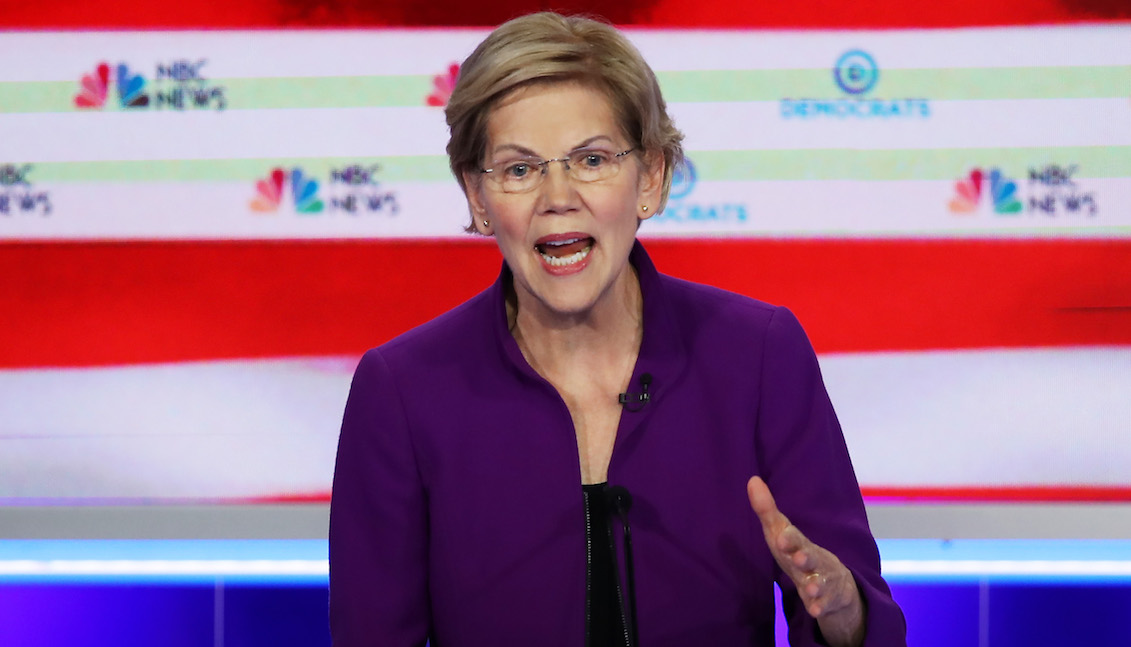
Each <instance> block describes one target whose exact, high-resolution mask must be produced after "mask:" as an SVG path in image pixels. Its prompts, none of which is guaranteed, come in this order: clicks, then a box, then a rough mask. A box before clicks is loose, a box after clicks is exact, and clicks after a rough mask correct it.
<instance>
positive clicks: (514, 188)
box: [479, 148, 635, 193]
mask: <svg viewBox="0 0 1131 647" xmlns="http://www.w3.org/2000/svg"><path fill="white" fill-rule="evenodd" d="M633 150H635V149H633V148H630V149H628V150H626V151H622V152H620V153H610V152H608V151H604V150H600V149H597V148H581V149H578V150H575V151H573V152H572V153H570V154H569V155H567V156H566V157H556V158H554V159H550V160H541V159H538V158H536V157H534V158H532V157H524V158H520V159H516V160H511V161H508V162H502V163H501V165H500V166H496V167H495V168H485V169H480V170H479V172H480V173H483V174H485V175H486V176H487V177H488V178H489V179H490V180H491V181H492V182H493V183H494V184H495V185H496V186H497V187H498V188H500V189H502V191H503V192H504V193H526V192H527V191H533V190H534V189H537V188H538V187H539V186H540V185H541V184H542V180H543V179H545V177H546V173H547V170H548V169H549V168H550V164H552V163H553V162H561V163H562V164H563V165H565V170H566V172H567V173H569V177H570V179H573V180H577V181H578V182H600V181H601V180H609V179H612V178H613V177H614V176H616V174H617V172H618V171H620V166H621V162H623V161H624V156H625V155H628V154H629V153H631V152H632V151H633Z"/></svg>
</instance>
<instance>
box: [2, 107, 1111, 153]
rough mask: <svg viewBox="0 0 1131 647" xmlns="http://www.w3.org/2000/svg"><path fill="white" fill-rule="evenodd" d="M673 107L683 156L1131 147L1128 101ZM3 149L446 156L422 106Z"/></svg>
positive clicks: (12, 144)
mask: <svg viewBox="0 0 1131 647" xmlns="http://www.w3.org/2000/svg"><path fill="white" fill-rule="evenodd" d="M829 98H830V99H837V97H836V96H834V93H832V92H830V94H829ZM421 102H422V103H423V97H422V98H421ZM670 109H671V113H672V116H673V118H674V119H675V123H676V126H677V127H678V128H680V129H681V130H683V132H684V133H685V134H686V136H687V139H686V143H685V146H686V147H687V148H688V150H692V151H694V150H809V149H855V150H892V149H895V150H907V149H934V148H1010V147H1060V146H1131V104H1129V103H1128V101H1127V99H1126V98H1115V99H1024V100H985V101H931V102H930V104H929V110H930V115H931V116H930V117H929V118H926V119H921V118H917V117H911V118H882V119H880V118H838V117H828V116H821V117H815V118H797V117H792V118H783V117H782V110H783V106H782V104H781V103H780V102H778V101H756V102H733V103H674V104H671V106H670ZM1040 124H1056V127H1055V128H1053V127H1045V126H1042V125H1040ZM0 141H3V142H4V143H5V151H4V155H5V157H4V161H7V162H19V163H27V162H33V163H34V162H65V161H102V160H169V159H184V160H196V159H246V158H304V157H338V156H341V157H374V156H376V157H382V156H401V155H437V156H443V155H445V147H446V146H447V143H448V129H447V125H446V124H445V122H444V116H443V112H442V111H441V110H440V109H438V108H431V107H427V106H421V107H418V108H416V107H413V108H407V107H405V108H338V109H294V110H232V111H226V112H211V111H192V112H185V113H181V112H157V111H149V112H137V113H130V112H84V113H26V114H12V115H0Z"/></svg>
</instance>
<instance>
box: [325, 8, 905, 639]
mask: <svg viewBox="0 0 1131 647" xmlns="http://www.w3.org/2000/svg"><path fill="white" fill-rule="evenodd" d="M446 114H447V120H448V125H449V127H450V128H451V140H450V142H449V144H448V154H449V157H450V162H451V167H452V170H453V172H454V173H455V176H456V178H457V179H458V181H459V182H460V185H461V187H462V188H463V190H464V192H465V194H466V195H467V200H468V204H469V206H470V210H471V214H472V218H473V220H472V223H471V226H470V227H469V229H470V230H472V231H475V232H478V233H479V234H482V235H485V236H492V237H494V238H495V240H496V242H497V243H498V246H499V249H500V251H501V252H502V255H503V260H504V264H503V269H502V272H501V273H500V275H499V277H498V279H497V280H496V282H495V283H494V285H492V286H491V287H490V288H488V289H487V290H486V291H484V292H483V293H481V294H480V295H478V296H477V297H475V298H473V299H472V300H470V301H468V302H467V303H464V304H463V305H461V306H459V307H458V308H456V309H455V310H453V311H451V312H449V313H447V314H445V315H443V316H441V317H439V318H437V319H435V320H434V321H432V322H429V323H428V324H425V325H423V326H421V327H419V328H417V329H415V330H412V331H409V332H408V333H405V334H404V335H402V336H400V337H398V338H396V339H394V340H392V341H390V342H388V343H386V344H384V345H383V346H381V347H379V348H376V349H374V350H371V351H369V352H368V353H367V354H366V355H365V357H364V358H363V359H362V361H361V363H360V365H359V366H358V369H357V373H356V375H355V377H354V382H353V387H352V389H351V392H350V397H349V401H348V404H347V406H346V412H345V417H344V421H343V424H342V433H341V439H340V444H339V450H338V462H337V466H336V471H335V476H334V490H333V501H332V505H331V521H330V560H331V561H330V564H331V576H330V600H331V627H332V633H333V636H334V640H335V644H336V645H339V646H342V647H349V646H353V645H381V646H399V645H405V646H407V645H422V644H424V642H425V640H426V639H431V641H432V643H433V644H434V645H440V646H442V647H451V646H455V647H458V646H461V645H492V646H494V645H531V644H539V645H542V644H553V645H570V646H575V645H577V646H579V645H645V646H647V647H655V646H659V645H672V646H677V645H678V646H680V647H684V646H687V645H700V644H702V645H708V644H709V645H752V644H753V645H770V644H772V642H773V591H772V586H773V582H774V581H777V582H778V583H779V585H780V586H781V588H782V589H783V592H784V594H783V599H784V601H785V606H786V610H787V614H788V615H789V618H790V636H791V638H790V640H791V643H792V644H795V645H813V644H829V645H884V646H889V645H899V644H903V643H904V625H903V616H902V614H901V613H900V611H899V609H898V607H897V606H896V605H895V604H894V602H893V601H892V599H891V596H890V592H889V590H888V588H887V586H886V584H885V583H884V581H883V579H882V578H881V577H880V575H879V557H878V554H877V551H876V545H875V542H874V540H873V539H872V537H871V534H870V532H869V530H868V526H867V520H866V517H865V513H864V507H863V504H862V502H861V499H860V492H859V488H858V486H857V484H856V480H855V477H854V475H853V472H852V467H851V464H850V462H849V459H848V454H847V450H846V448H845V444H844V440H843V438H842V436H841V432H840V429H839V427H838V424H837V421H836V418H835V415H834V414H833V411H832V408H831V405H830V403H829V400H828V397H827V396H826V394H825V390H824V387H823V385H822V382H821V378H820V374H819V371H818V367H817V362H816V358H815V356H814V354H813V351H812V349H811V347H810V345H809V342H808V340H807V339H806V337H805V334H804V332H803V331H802V330H801V327H800V325H799V324H798V323H797V321H796V320H795V319H794V318H793V316H792V315H791V314H790V313H789V312H788V311H787V310H785V309H783V308H777V307H773V306H769V305H766V304H763V303H760V302H757V301H754V300H751V299H748V298H745V297H740V296H737V295H734V294H730V293H726V292H723V291H721V290H717V289H714V288H709V287H706V286H701V285H695V284H691V283H687V282H684V281H679V280H676V279H673V278H669V277H666V276H663V275H661V274H659V273H657V271H656V269H655V268H654V267H653V265H652V263H651V261H650V260H649V259H648V256H647V254H646V253H645V251H644V249H643V247H642V246H641V245H640V244H639V243H638V242H637V241H636V230H637V228H638V226H639V225H640V223H641V222H642V221H643V220H645V219H646V218H648V217H649V216H651V215H652V214H655V213H657V212H659V211H661V210H662V209H663V207H664V203H665V201H666V199H667V191H668V187H669V186H670V183H671V176H672V169H673V168H674V167H675V165H676V164H678V163H679V162H680V161H681V148H680V140H681V138H682V136H681V135H680V133H679V132H678V131H677V130H676V129H675V128H674V126H673V125H672V123H671V119H670V118H669V117H668V115H667V112H666V108H665V105H664V102H663V99H662V97H661V95H660V90H659V86H658V85H657V83H656V80H655V76H654V75H653V74H652V71H651V70H650V69H649V68H648V66H647V64H646V63H645V62H644V61H643V59H642V58H641V57H640V54H639V53H638V52H637V51H636V50H635V49H634V48H633V47H632V46H631V45H630V44H629V43H628V41H627V40H626V39H625V38H624V37H623V36H622V35H621V34H620V33H619V32H617V31H616V30H615V29H613V28H611V27H609V26H607V25H604V24H602V23H598V22H594V21H591V20H586V19H581V18H565V17H562V16H558V15H556V14H549V13H543V14H535V15H530V16H526V17H523V18H519V19H516V20H513V21H511V22H509V23H506V24H504V25H502V26H501V27H499V28H498V29H496V30H495V31H494V32H493V33H492V34H491V35H490V36H488V38H487V39H486V40H485V41H484V42H483V43H481V44H480V45H479V47H478V48H477V49H476V50H475V52H474V53H473V54H472V55H471V56H470V57H469V58H468V59H467V61H466V62H465V63H464V64H463V66H462V68H461V72H460V78H459V82H458V84H457V86H456V88H455V91H454V93H453V94H452V97H451V100H450V102H449V104H448V107H447V113H446ZM618 394H620V397H619V398H618ZM767 486H768V487H767ZM771 491H772V492H773V494H772V495H771ZM630 499H631V503H630ZM775 499H776V501H775ZM779 510H780V511H779ZM791 522H792V523H791ZM626 531H630V533H631V543H629V541H628V537H626V536H625V535H626V534H627V533H626ZM630 546H631V548H630ZM822 641H823V642H822Z"/></svg>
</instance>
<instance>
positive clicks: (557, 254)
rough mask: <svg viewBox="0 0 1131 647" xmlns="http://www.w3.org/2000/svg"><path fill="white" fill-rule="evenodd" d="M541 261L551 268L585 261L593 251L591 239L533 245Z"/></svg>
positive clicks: (545, 242)
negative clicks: (540, 256)
mask: <svg viewBox="0 0 1131 647" xmlns="http://www.w3.org/2000/svg"><path fill="white" fill-rule="evenodd" d="M534 249H536V250H537V251H538V253H539V254H541V255H542V260H544V261H546V264H547V265H551V266H553V267H566V266H568V265H573V264H575V263H580V262H581V261H583V260H585V257H586V256H588V255H589V252H590V251H592V250H593V239H592V238H590V237H588V236H578V237H575V238H563V239H560V240H547V241H544V242H541V243H538V244H536V245H534Z"/></svg>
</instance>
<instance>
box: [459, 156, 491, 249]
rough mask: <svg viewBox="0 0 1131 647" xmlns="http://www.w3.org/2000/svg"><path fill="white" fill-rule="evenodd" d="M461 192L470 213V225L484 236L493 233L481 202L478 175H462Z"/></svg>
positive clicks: (468, 173)
mask: <svg viewBox="0 0 1131 647" xmlns="http://www.w3.org/2000/svg"><path fill="white" fill-rule="evenodd" d="M463 187H464V189H463V192H464V195H466V196H467V207H468V209H469V210H470V211H471V224H472V225H473V226H474V227H475V230H476V231H478V232H479V233H481V234H483V235H484V236H490V235H491V234H492V233H494V230H493V229H492V228H491V220H490V218H488V217H487V205H486V204H484V202H483V183H482V178H481V177H480V174H479V173H471V172H467V171H465V172H464V173H463Z"/></svg>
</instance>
